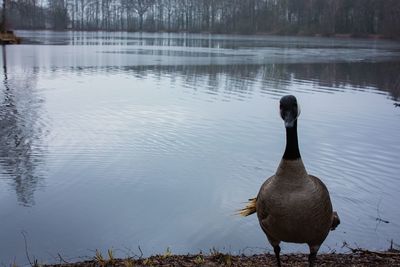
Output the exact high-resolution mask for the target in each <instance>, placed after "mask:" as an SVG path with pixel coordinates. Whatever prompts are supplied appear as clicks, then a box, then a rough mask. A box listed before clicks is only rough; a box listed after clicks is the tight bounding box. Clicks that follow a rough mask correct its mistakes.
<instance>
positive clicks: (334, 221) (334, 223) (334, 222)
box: [331, 211, 340, 231]
mask: <svg viewBox="0 0 400 267" xmlns="http://www.w3.org/2000/svg"><path fill="white" fill-rule="evenodd" d="M332 217H333V218H332V227H331V231H333V230H335V229H336V227H337V226H338V225H339V224H340V218H339V215H338V214H337V212H336V211H334V212H333V214H332Z"/></svg>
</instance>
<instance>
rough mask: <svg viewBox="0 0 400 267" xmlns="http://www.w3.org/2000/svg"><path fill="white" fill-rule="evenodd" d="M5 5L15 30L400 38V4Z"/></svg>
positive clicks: (185, 1)
mask: <svg viewBox="0 0 400 267" xmlns="http://www.w3.org/2000/svg"><path fill="white" fill-rule="evenodd" d="M3 1H6V2H5V8H6V16H7V20H6V26H7V27H8V28H12V29H53V30H89V31H96V30H105V31H147V32H208V33H240V34H254V33H265V34H292V35H315V34H318V35H323V36H331V35H335V34H336V35H340V34H348V35H351V36H359V37H362V36H368V35H379V36H385V37H391V38H398V37H399V36H400V1H399V0H3ZM3 6H4V5H3Z"/></svg>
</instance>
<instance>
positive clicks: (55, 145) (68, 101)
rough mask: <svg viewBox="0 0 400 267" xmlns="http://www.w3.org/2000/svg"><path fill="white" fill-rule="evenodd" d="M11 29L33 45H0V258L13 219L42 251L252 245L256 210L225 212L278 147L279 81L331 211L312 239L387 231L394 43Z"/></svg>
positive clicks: (18, 241) (392, 188)
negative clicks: (324, 232) (290, 97)
mask: <svg viewBox="0 0 400 267" xmlns="http://www.w3.org/2000/svg"><path fill="white" fill-rule="evenodd" d="M22 35H23V36H25V37H29V36H30V37H29V38H30V39H29V40H30V41H31V42H32V43H35V42H38V41H40V42H39V43H40V44H35V45H32V44H29V45H22V46H10V47H7V51H4V52H3V62H4V63H3V65H4V70H3V83H2V84H1V85H0V89H1V90H0V97H1V103H0V116H1V117H0V125H1V127H0V185H1V186H0V200H1V201H0V218H2V224H1V227H0V240H7V242H0V258H1V259H2V260H3V261H4V262H1V261H0V263H4V264H9V263H10V262H11V261H13V260H14V256H15V257H16V259H17V262H21V263H24V262H26V257H25V248H24V241H23V238H22V236H21V234H20V232H21V231H26V232H27V233H28V235H27V236H28V242H29V252H30V254H31V255H34V256H35V257H36V258H38V259H39V260H42V261H47V262H52V261H54V257H52V256H54V255H57V253H61V254H62V255H63V257H64V258H65V259H69V260H70V261H74V260H77V258H76V257H78V256H84V255H90V256H92V255H93V253H92V251H91V250H93V249H99V250H103V251H106V250H107V249H109V248H111V247H112V248H114V249H115V251H117V252H116V253H117V254H118V255H116V256H120V257H123V256H126V254H129V253H130V252H129V251H134V252H135V248H137V246H138V245H140V247H141V248H142V250H143V252H144V253H145V254H146V255H149V254H154V253H162V252H163V251H165V249H166V248H167V247H170V248H171V249H172V251H173V252H175V253H188V252H192V253H195V252H198V251H200V250H202V251H208V250H209V249H210V248H212V247H216V248H218V249H220V250H225V251H228V250H229V251H231V252H233V253H238V252H242V251H243V250H244V249H245V248H246V247H253V248H254V249H250V250H251V251H248V250H247V251H246V252H248V253H252V252H262V251H264V248H266V249H267V250H268V249H269V247H268V246H267V243H266V241H265V237H264V235H263V234H262V233H261V231H260V229H259V226H258V225H257V224H258V223H257V220H256V218H255V217H253V218H246V219H243V218H237V217H235V216H232V214H233V213H234V211H235V210H236V209H237V208H239V207H241V206H242V202H243V201H245V200H246V199H248V198H249V197H253V196H254V195H255V194H256V193H257V191H258V189H259V186H260V185H261V183H262V182H263V180H264V178H265V177H267V176H269V175H271V174H272V173H273V172H274V171H275V168H276V166H277V164H278V162H279V159H280V157H281V156H282V149H283V146H284V130H283V125H282V122H281V120H280V118H279V114H278V111H277V109H278V107H277V103H278V102H277V101H278V99H279V97H280V96H282V95H285V94H296V96H297V97H298V99H299V101H300V103H301V105H302V111H303V113H302V115H301V121H300V122H299V135H300V147H301V150H302V155H303V158H304V161H305V164H306V167H307V168H308V171H309V172H310V173H312V174H315V175H317V176H320V177H321V178H322V179H323V180H324V182H325V183H326V184H327V185H328V187H329V188H330V190H331V197H332V200H333V203H334V206H335V209H336V210H338V211H339V213H340V216H341V219H342V224H341V225H340V227H339V228H338V230H337V231H335V233H332V234H331V235H330V236H329V237H328V240H327V241H326V243H325V244H324V247H323V248H322V250H323V251H327V250H329V249H335V250H337V251H340V250H341V248H340V247H341V244H342V242H343V241H347V242H348V243H350V244H353V243H354V242H357V244H358V245H360V246H362V247H366V248H371V249H374V248H377V249H386V248H387V247H388V244H389V242H390V239H394V242H395V243H396V242H397V243H398V242H399V240H400V236H399V233H400V231H398V229H399V228H400V225H399V223H398V221H399V218H400V211H399V209H398V207H397V203H398V201H399V196H398V192H397V188H398V187H399V181H398V173H399V171H400V170H399V166H398V162H397V161H398V151H400V142H399V139H398V138H397V136H398V132H399V131H400V123H399V120H400V117H399V111H400V109H398V108H395V106H394V105H393V104H398V102H399V94H400V92H399V90H400V89H399V84H400V80H399V76H398V73H399V71H400V60H398V59H399V53H400V52H399V51H400V49H399V45H396V44H395V43H392V42H386V41H363V40H358V41H354V44H352V42H351V41H349V40H336V41H331V39H324V38H317V39H307V38H293V37H291V38H284V37H259V36H249V37H243V36H213V37H211V36H208V35H184V36H182V35H180V34H176V35H174V34H167V35H165V34H145V35H143V36H139V35H136V34H125V33H71V32H66V33H53V32H36V33H32V32H22ZM43 43H45V44H46V45H43ZM54 44H62V45H54ZM39 189H40V190H39ZM15 194H16V195H17V201H16V200H15ZM378 206H379V207H378ZM377 207H378V208H379V213H378V212H377ZM378 216H379V217H381V218H382V219H384V220H388V221H389V222H390V223H389V224H384V225H383V224H379V225H377V220H376V218H377V217H378ZM352 242H353V243H352ZM124 248H126V249H124ZM303 249H305V248H303V247H301V246H300V247H299V246H294V245H293V246H291V245H288V247H287V248H285V251H298V250H303ZM131 256H132V255H131Z"/></svg>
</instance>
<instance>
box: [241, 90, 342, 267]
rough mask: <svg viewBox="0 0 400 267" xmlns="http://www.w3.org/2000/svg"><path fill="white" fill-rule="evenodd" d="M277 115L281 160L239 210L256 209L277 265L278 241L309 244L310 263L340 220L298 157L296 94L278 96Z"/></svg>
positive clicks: (324, 190)
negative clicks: (283, 131)
mask: <svg viewBox="0 0 400 267" xmlns="http://www.w3.org/2000/svg"><path fill="white" fill-rule="evenodd" d="M280 115H281V117H282V119H283V120H284V122H285V128H286V149H285V152H284V154H283V157H282V160H281V162H280V164H279V166H278V169H277V171H276V173H275V175H273V176H271V177H270V178H268V179H267V180H266V181H265V182H264V184H263V185H262V186H261V188H260V191H259V193H258V196H257V198H254V199H250V200H249V203H248V205H247V206H246V207H245V208H244V209H242V210H240V214H241V215H243V216H248V215H250V214H253V213H255V212H257V217H258V221H259V223H260V226H261V228H262V230H263V231H264V233H265V234H266V236H267V238H268V241H269V243H270V244H271V245H272V247H273V248H274V252H275V256H276V259H277V263H278V266H279V267H280V266H281V262H280V258H279V253H280V250H281V249H280V246H279V244H280V242H281V241H283V242H291V243H306V244H307V245H308V246H309V248H310V254H309V257H308V261H309V265H310V266H314V263H315V259H316V256H317V252H318V250H319V248H320V246H321V244H322V242H323V241H324V240H325V238H326V237H327V235H328V233H329V230H334V229H335V228H336V226H337V225H338V224H339V223H340V220H339V217H338V215H337V213H336V212H333V211H332V204H331V200H330V197H329V192H328V190H327V188H326V186H325V185H324V183H323V182H322V181H321V180H320V179H318V178H317V177H315V176H312V175H309V174H308V173H307V171H306V169H305V167H304V165H303V162H302V160H301V156H300V151H299V145H298V139H297V118H298V116H299V115H300V108H299V106H298V104H297V100H296V97H294V96H292V95H287V96H284V97H282V98H281V100H280Z"/></svg>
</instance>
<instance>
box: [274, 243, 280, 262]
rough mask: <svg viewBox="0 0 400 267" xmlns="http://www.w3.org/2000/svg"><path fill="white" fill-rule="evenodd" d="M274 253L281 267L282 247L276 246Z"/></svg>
mask: <svg viewBox="0 0 400 267" xmlns="http://www.w3.org/2000/svg"><path fill="white" fill-rule="evenodd" d="M274 252H275V257H276V262H277V263H278V267H281V258H280V256H279V254H280V253H281V247H280V246H279V245H276V246H274Z"/></svg>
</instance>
